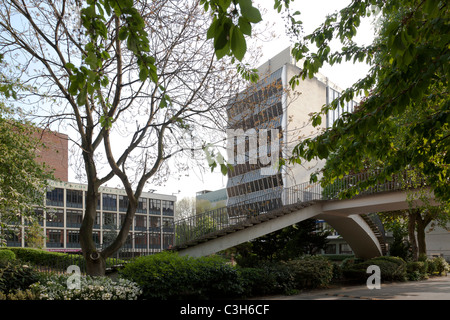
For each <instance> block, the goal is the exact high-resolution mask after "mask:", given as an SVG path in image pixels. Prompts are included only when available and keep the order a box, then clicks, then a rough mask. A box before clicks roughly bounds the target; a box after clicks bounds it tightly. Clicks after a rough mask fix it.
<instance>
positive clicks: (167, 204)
mask: <svg viewBox="0 0 450 320" xmlns="http://www.w3.org/2000/svg"><path fill="white" fill-rule="evenodd" d="M162 205H163V215H165V216H173V201H167V200H163V203H162Z"/></svg>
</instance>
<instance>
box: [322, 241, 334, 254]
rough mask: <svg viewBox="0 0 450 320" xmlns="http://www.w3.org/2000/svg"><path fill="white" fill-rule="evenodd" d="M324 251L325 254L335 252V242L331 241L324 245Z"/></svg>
mask: <svg viewBox="0 0 450 320" xmlns="http://www.w3.org/2000/svg"><path fill="white" fill-rule="evenodd" d="M324 253H325V254H336V244H333V243H329V244H327V245H326V247H325V250H324Z"/></svg>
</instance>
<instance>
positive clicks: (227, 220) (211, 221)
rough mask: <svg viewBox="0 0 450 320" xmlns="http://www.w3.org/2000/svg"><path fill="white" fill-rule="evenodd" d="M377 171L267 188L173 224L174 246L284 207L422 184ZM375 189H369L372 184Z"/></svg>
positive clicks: (409, 176)
mask: <svg viewBox="0 0 450 320" xmlns="http://www.w3.org/2000/svg"><path fill="white" fill-rule="evenodd" d="M379 180H380V178H379V171H371V172H362V173H358V174H354V175H348V176H344V177H343V178H342V179H336V180H335V181H334V182H333V183H332V184H329V185H327V186H326V187H322V186H321V185H320V183H308V182H306V183H302V184H299V185H295V186H292V187H289V188H280V187H279V188H275V189H268V190H267V191H266V192H265V193H264V194H262V195H258V196H255V197H252V198H249V199H246V200H244V201H241V202H238V203H235V204H231V205H229V206H227V207H224V208H218V209H214V210H211V211H207V212H204V213H200V214H197V215H195V216H191V217H188V218H184V219H180V220H176V221H174V229H175V234H174V236H175V239H174V245H175V246H176V247H179V246H182V245H183V244H184V243H186V242H189V241H192V240H195V239H198V238H201V237H204V236H206V235H208V234H211V233H213V232H216V233H217V232H218V231H220V230H223V229H225V228H230V227H231V226H233V225H237V224H238V223H242V222H245V221H246V220H248V219H251V218H252V217H255V216H258V215H261V214H266V213H269V212H271V211H273V210H275V209H279V208H281V207H283V206H287V205H293V204H299V203H306V202H310V201H318V200H337V199H341V198H342V197H343V196H345V195H346V194H348V193H349V191H352V193H351V194H354V195H355V194H356V195H367V194H374V193H380V192H391V191H398V190H405V189H410V188H415V187H417V186H418V185H423V184H424V181H423V179H417V178H416V177H415V175H414V172H412V171H411V172H410V171H405V172H404V173H402V174H400V175H394V176H392V177H391V178H390V179H385V180H383V181H379ZM373 184H375V185H374V186H370V185H373Z"/></svg>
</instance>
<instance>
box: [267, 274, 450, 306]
mask: <svg viewBox="0 0 450 320" xmlns="http://www.w3.org/2000/svg"><path fill="white" fill-rule="evenodd" d="M264 299H267V300H450V276H443V277H432V278H429V279H427V280H422V281H408V282H396V283H388V284H383V283H382V284H381V288H380V289H372V290H370V289H368V288H367V286H365V285H364V286H359V285H358V286H345V287H341V288H334V289H320V290H313V291H309V292H304V293H301V294H297V295H292V296H271V297H266V298H264Z"/></svg>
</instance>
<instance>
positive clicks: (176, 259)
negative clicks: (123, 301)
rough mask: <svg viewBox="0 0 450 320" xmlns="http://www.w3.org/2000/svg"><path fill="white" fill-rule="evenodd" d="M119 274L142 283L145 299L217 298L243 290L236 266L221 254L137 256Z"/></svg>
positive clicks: (139, 283) (163, 253) (164, 253)
mask: <svg viewBox="0 0 450 320" xmlns="http://www.w3.org/2000/svg"><path fill="white" fill-rule="evenodd" d="M119 274H120V275H121V276H122V277H124V278H126V279H129V280H131V281H134V282H136V283H137V284H138V285H139V286H141V287H142V290H143V298H144V299H163V300H164V299H186V298H190V299H207V298H212V299H214V298H222V297H232V296H236V295H240V294H241V293H242V287H241V285H240V282H239V275H238V272H237V270H236V268H234V267H232V266H230V265H228V264H226V263H225V261H224V260H223V259H222V258H221V257H218V256H212V257H202V258H192V257H184V256H183V257H181V256H179V255H178V254H176V253H169V252H162V253H158V254H155V255H151V256H144V257H140V258H137V259H136V260H134V261H133V262H130V263H128V264H127V265H126V266H125V267H124V268H123V269H122V270H120V272H119Z"/></svg>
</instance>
